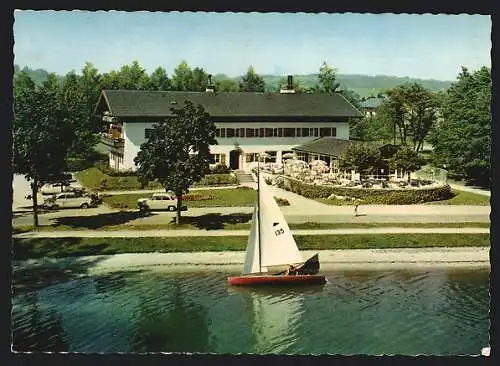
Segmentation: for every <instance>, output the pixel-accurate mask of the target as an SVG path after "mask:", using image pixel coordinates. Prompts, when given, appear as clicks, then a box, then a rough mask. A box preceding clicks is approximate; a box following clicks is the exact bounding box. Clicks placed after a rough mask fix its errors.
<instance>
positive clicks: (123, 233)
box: [14, 227, 490, 238]
mask: <svg viewBox="0 0 500 366" xmlns="http://www.w3.org/2000/svg"><path fill="white" fill-rule="evenodd" d="M489 231H490V230H489V229H488V228H473V227H471V228H401V227H392V228H391V227H384V228H363V229H361V228H360V229H356V228H353V229H318V230H292V233H293V235H299V236H300V235H349V234H374V235H375V234H487V233H489ZM248 232H249V230H175V229H173V230H168V229H167V230H112V231H111V230H110V231H106V230H73V231H39V232H26V233H21V234H16V235H14V237H16V238H69V237H79V238H125V237H128V238H131V237H134V238H139V237H187V236H248Z"/></svg>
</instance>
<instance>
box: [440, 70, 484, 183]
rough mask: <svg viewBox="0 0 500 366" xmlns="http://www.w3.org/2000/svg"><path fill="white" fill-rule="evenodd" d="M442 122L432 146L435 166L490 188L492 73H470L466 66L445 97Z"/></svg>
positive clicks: (482, 71) (478, 71) (481, 71)
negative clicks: (444, 167)
mask: <svg viewBox="0 0 500 366" xmlns="http://www.w3.org/2000/svg"><path fill="white" fill-rule="evenodd" d="M443 99H444V100H443V104H442V105H443V107H442V109H441V114H442V119H440V121H439V123H438V124H437V126H436V128H435V131H434V133H433V136H432V139H431V143H432V145H433V146H434V150H433V158H432V160H433V163H434V164H435V165H437V166H443V165H446V168H447V169H448V170H449V171H450V172H452V173H454V174H455V175H458V176H459V177H462V178H465V179H466V180H467V181H469V182H474V183H476V184H481V185H485V186H489V179H490V169H491V162H490V154H491V70H490V69H488V68H487V67H482V68H481V69H479V70H477V71H475V72H474V73H470V72H469V71H468V70H467V68H465V67H462V72H461V73H460V74H459V75H458V77H457V81H456V82H455V83H453V84H452V85H451V86H450V88H449V89H448V92H447V95H446V97H445V98H443Z"/></svg>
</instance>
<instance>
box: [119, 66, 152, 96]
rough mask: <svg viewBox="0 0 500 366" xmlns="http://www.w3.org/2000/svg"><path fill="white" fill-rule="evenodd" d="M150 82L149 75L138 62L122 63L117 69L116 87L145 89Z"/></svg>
mask: <svg viewBox="0 0 500 366" xmlns="http://www.w3.org/2000/svg"><path fill="white" fill-rule="evenodd" d="M149 84H150V81H149V76H148V74H147V73H146V70H145V69H143V68H142V67H141V66H140V65H139V62H137V61H134V62H132V64H131V65H124V66H122V67H121V68H120V71H118V88H119V89H126V90H147V89H148V86H149Z"/></svg>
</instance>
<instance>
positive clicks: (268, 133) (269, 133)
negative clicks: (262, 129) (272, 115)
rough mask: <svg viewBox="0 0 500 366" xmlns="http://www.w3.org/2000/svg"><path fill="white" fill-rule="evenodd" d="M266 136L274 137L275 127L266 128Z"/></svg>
mask: <svg viewBox="0 0 500 366" xmlns="http://www.w3.org/2000/svg"><path fill="white" fill-rule="evenodd" d="M264 136H265V137H273V129H272V128H266V133H265V135H264Z"/></svg>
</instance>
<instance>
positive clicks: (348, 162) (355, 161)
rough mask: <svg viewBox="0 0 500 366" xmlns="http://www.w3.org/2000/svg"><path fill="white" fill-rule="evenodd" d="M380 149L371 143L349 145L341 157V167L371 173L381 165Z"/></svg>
mask: <svg viewBox="0 0 500 366" xmlns="http://www.w3.org/2000/svg"><path fill="white" fill-rule="evenodd" d="M381 159H382V156H381V153H380V150H379V149H378V148H377V147H375V146H374V145H372V144H370V143H356V144H351V145H349V146H348V147H347V148H346V150H345V151H344V152H343V154H342V156H341V157H340V168H341V169H344V170H356V171H358V172H360V173H361V174H371V173H373V172H375V171H376V170H377V169H378V168H379V167H380V166H381V161H382V160H381Z"/></svg>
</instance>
